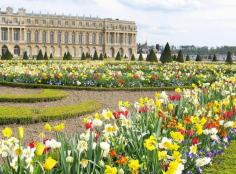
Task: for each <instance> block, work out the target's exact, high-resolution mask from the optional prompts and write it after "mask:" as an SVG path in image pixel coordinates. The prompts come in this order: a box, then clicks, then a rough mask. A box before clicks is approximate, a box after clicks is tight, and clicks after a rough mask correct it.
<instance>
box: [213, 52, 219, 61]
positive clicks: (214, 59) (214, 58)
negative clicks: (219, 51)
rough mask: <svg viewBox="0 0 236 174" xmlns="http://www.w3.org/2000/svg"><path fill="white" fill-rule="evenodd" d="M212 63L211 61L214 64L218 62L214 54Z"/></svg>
mask: <svg viewBox="0 0 236 174" xmlns="http://www.w3.org/2000/svg"><path fill="white" fill-rule="evenodd" d="M212 61H213V62H216V61H218V60H217V57H216V55H215V54H214V56H213V59H212Z"/></svg>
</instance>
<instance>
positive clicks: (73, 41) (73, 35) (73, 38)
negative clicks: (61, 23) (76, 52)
mask: <svg viewBox="0 0 236 174" xmlns="http://www.w3.org/2000/svg"><path fill="white" fill-rule="evenodd" d="M72 44H75V33H73V34H72Z"/></svg>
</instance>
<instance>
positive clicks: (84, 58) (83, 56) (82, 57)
mask: <svg viewBox="0 0 236 174" xmlns="http://www.w3.org/2000/svg"><path fill="white" fill-rule="evenodd" d="M81 60H86V57H85V54H84V52H83V53H82V56H81Z"/></svg>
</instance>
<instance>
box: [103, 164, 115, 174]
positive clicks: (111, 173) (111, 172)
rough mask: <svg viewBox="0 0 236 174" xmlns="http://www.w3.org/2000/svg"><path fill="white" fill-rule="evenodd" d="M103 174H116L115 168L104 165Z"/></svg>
mask: <svg viewBox="0 0 236 174" xmlns="http://www.w3.org/2000/svg"><path fill="white" fill-rule="evenodd" d="M105 174H117V168H116V167H112V166H109V165H106V168H105Z"/></svg>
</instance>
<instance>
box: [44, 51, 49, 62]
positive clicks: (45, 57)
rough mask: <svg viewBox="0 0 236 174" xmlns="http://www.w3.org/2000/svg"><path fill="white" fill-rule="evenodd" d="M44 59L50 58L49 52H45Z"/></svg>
mask: <svg viewBox="0 0 236 174" xmlns="http://www.w3.org/2000/svg"><path fill="white" fill-rule="evenodd" d="M43 59H44V60H48V54H47V52H45V53H44V57H43Z"/></svg>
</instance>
